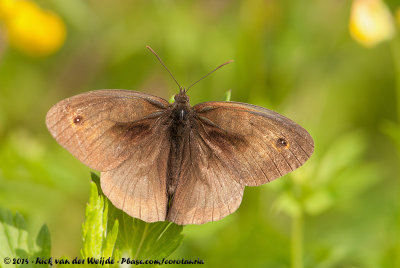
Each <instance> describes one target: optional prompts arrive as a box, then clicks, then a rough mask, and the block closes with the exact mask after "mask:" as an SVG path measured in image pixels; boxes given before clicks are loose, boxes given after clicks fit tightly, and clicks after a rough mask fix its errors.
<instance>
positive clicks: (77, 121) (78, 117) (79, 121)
mask: <svg viewBox="0 0 400 268" xmlns="http://www.w3.org/2000/svg"><path fill="white" fill-rule="evenodd" d="M82 121H83V117H82V116H80V115H78V116H75V117H74V120H72V122H74V124H81V123H82Z"/></svg>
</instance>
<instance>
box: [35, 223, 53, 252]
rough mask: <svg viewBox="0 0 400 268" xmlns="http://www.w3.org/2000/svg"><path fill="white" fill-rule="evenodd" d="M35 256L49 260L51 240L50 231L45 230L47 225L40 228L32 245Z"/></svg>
mask: <svg viewBox="0 0 400 268" xmlns="http://www.w3.org/2000/svg"><path fill="white" fill-rule="evenodd" d="M34 251H35V255H36V256H38V257H41V258H50V257H51V255H50V254H51V240H50V231H49V229H48V228H47V225H45V224H43V225H42V228H40V231H39V233H38V235H37V238H36V243H35V245H34Z"/></svg>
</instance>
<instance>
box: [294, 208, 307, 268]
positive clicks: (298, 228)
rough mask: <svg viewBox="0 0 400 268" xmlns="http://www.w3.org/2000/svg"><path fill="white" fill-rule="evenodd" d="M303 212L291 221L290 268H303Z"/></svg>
mask: <svg viewBox="0 0 400 268" xmlns="http://www.w3.org/2000/svg"><path fill="white" fill-rule="evenodd" d="M303 221H304V215H303V211H300V212H299V214H298V215H296V216H293V219H292V248H291V250H292V252H291V259H292V268H303V225H304V222H303Z"/></svg>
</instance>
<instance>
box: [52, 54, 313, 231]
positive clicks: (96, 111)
mask: <svg viewBox="0 0 400 268" xmlns="http://www.w3.org/2000/svg"><path fill="white" fill-rule="evenodd" d="M148 48H149V47H148ZM149 49H150V50H151V48H149ZM151 51H152V52H153V53H154V54H155V52H154V51H153V50H151ZM155 55H156V57H157V58H158V59H159V60H160V62H161V63H162V64H163V62H162V61H161V59H160V58H159V57H158V56H157V54H155ZM228 63H229V62H228ZM225 64H227V63H225ZM225 64H223V65H225ZM223 65H221V66H223ZM163 66H164V67H165V65H164V64H163ZM221 66H219V67H221ZM219 67H218V68H219ZM165 68H166V67H165ZM218 68H216V69H218ZM216 69H215V70H216ZM167 70H168V69H167ZM215 70H213V71H215ZM213 71H212V72H213ZM168 72H169V70H168ZM212 72H210V73H212ZM174 80H175V78H174ZM175 81H176V80H175ZM196 83H197V82H196ZM178 86H179V84H178ZM179 88H180V90H179V93H178V94H176V95H175V97H174V98H175V102H174V103H173V104H170V103H168V101H166V100H164V99H162V98H159V97H156V96H152V95H149V94H146V93H142V92H136V91H129V90H96V91H90V92H87V93H84V94H79V95H76V96H73V97H71V98H67V99H65V100H62V101H60V102H59V103H57V104H56V105H54V106H53V107H52V108H51V109H50V111H49V112H48V113H47V117H46V124H47V127H48V129H49V131H50V133H51V134H52V135H53V137H54V138H55V139H56V140H57V142H58V143H59V144H60V145H61V146H63V147H64V148H65V149H67V150H68V151H69V152H70V153H72V154H73V155H74V156H75V157H76V158H78V159H79V160H80V161H82V162H83V163H84V164H85V165H87V166H89V167H90V168H93V169H95V170H99V171H101V179H100V180H101V188H102V190H103V192H104V194H105V195H106V196H107V197H108V198H109V199H110V201H111V202H112V203H113V204H114V205H115V206H116V207H117V208H119V209H121V210H123V211H125V212H126V213H127V214H129V215H130V216H132V217H135V218H139V219H142V220H144V221H146V222H156V221H165V220H168V221H171V222H175V223H177V224H180V225H185V224H203V223H206V222H209V221H217V220H220V219H222V218H224V217H225V216H227V215H229V214H231V213H233V212H234V211H235V210H236V209H237V208H238V207H239V205H240V203H241V201H242V196H243V191H244V187H245V186H257V185H261V184H265V183H267V182H270V181H272V180H274V179H276V178H279V177H281V176H283V175H285V174H286V173H288V172H290V171H293V170H295V169H297V168H298V167H300V166H301V165H303V164H304V162H306V161H307V159H308V158H309V157H310V156H311V154H312V153H313V151H314V141H313V139H312V137H311V136H310V134H309V133H308V132H307V131H306V130H305V129H303V128H302V127H301V126H299V125H298V124H296V123H294V122H293V121H291V120H290V119H288V118H286V117H284V116H282V115H280V114H278V113H275V112H273V111H271V110H268V109H265V108H262V107H259V106H255V105H251V104H247V103H239V102H229V101H214V102H204V103H199V104H197V105H195V106H193V107H192V106H190V104H189V97H188V96H187V95H186V92H187V89H186V90H185V89H184V88H182V87H180V86H179Z"/></svg>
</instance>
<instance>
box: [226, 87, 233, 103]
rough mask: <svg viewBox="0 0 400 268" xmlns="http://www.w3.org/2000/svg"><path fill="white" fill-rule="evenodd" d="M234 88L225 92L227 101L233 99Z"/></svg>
mask: <svg viewBox="0 0 400 268" xmlns="http://www.w3.org/2000/svg"><path fill="white" fill-rule="evenodd" d="M231 95H232V89H229V90H228V91H227V92H225V101H231Z"/></svg>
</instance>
